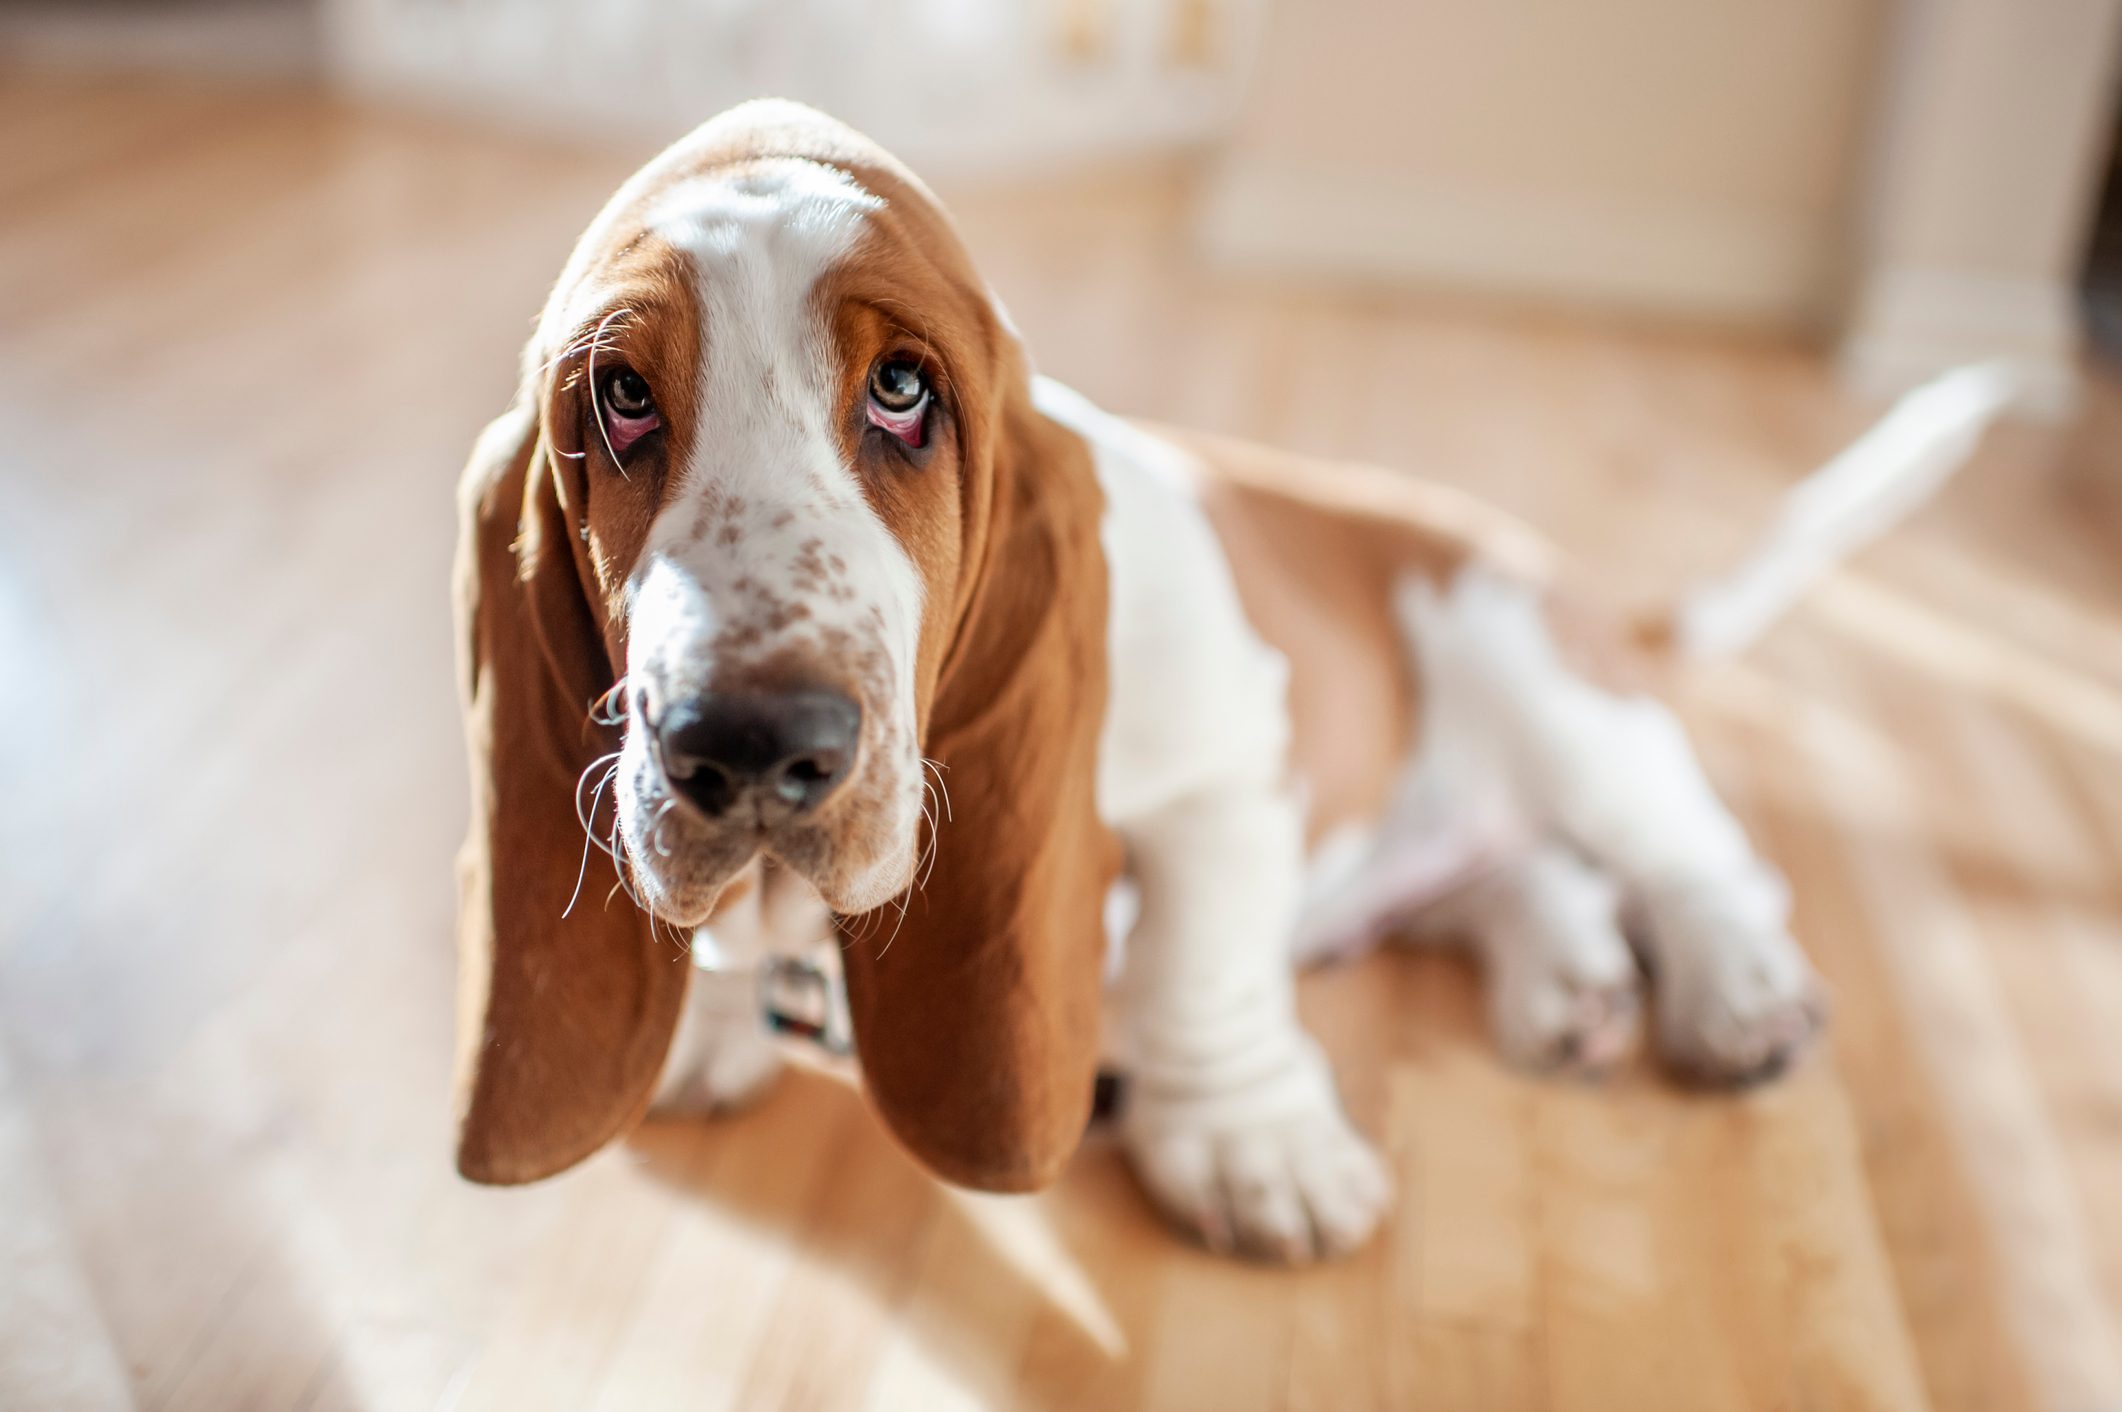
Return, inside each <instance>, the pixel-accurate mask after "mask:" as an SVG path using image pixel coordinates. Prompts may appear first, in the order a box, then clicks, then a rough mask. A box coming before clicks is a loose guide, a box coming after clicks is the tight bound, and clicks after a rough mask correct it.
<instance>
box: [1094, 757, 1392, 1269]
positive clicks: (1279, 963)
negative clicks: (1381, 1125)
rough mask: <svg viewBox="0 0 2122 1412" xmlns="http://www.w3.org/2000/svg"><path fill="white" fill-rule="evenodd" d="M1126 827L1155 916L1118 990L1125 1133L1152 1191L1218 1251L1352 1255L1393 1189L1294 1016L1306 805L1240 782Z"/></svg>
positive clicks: (1146, 917)
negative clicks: (1294, 931) (1294, 934)
mask: <svg viewBox="0 0 2122 1412" xmlns="http://www.w3.org/2000/svg"><path fill="white" fill-rule="evenodd" d="M1125 833H1126V837H1127V842H1128V845H1129V857H1130V863H1131V865H1132V868H1133V871H1134V875H1135V879H1136V882H1137V884H1138V886H1139V888H1140V893H1141V901H1142V910H1141V914H1140V917H1139V919H1138V921H1137V923H1136V926H1135V929H1134V932H1133V934H1132V935H1131V937H1130V938H1129V941H1128V947H1127V962H1126V967H1125V970H1124V971H1123V972H1122V975H1121V978H1120V982H1119V986H1118V1001H1119V1007H1120V1009H1119V1013H1120V1021H1121V1025H1122V1035H1121V1038H1122V1041H1123V1043H1124V1045H1125V1049H1126V1061H1127V1066H1128V1078H1129V1088H1128V1093H1127V1098H1126V1101H1125V1107H1124V1108H1123V1110H1122V1114H1121V1119H1120V1125H1121V1134H1122V1138H1123V1141H1124V1142H1125V1144H1126V1146H1127V1148H1128V1151H1129V1153H1130V1155H1131V1156H1132V1157H1133V1159H1134V1163H1135V1169H1136V1171H1137V1173H1138V1174H1139V1175H1140V1177H1141V1179H1142V1182H1143V1184H1144V1186H1146V1187H1147V1188H1148V1189H1149V1192H1150V1194H1151V1195H1152V1196H1153V1197H1154V1198H1155V1199H1156V1201H1157V1203H1158V1204H1159V1205H1160V1206H1162V1207H1163V1208H1164V1209H1165V1211H1166V1212H1167V1213H1169V1214H1170V1215H1171V1216H1172V1217H1173V1219H1175V1220H1177V1221H1178V1222H1180V1223H1181V1224H1183V1225H1185V1226H1187V1227H1188V1228H1190V1229H1192V1230H1193V1231H1195V1232H1196V1233H1198V1234H1199V1235H1200V1236H1201V1238H1202V1239H1203V1240H1204V1241H1206V1242H1207V1243H1208V1244H1209V1245H1210V1246H1211V1247H1212V1248H1215V1249H1219V1250H1239V1251H1243V1252H1245V1253H1248V1254H1253V1255H1258V1256H1265V1257H1270V1258H1277V1259H1284V1260H1304V1259H1309V1258H1312V1257H1314V1256H1318V1255H1331V1254H1338V1253H1340V1252H1343V1251H1346V1250H1350V1249H1353V1248H1354V1247H1355V1246H1357V1245H1359V1244H1361V1243H1362V1242H1363V1240H1364V1239H1365V1238H1366V1237H1368V1236H1369V1235H1370V1233H1371V1231H1372V1230H1373V1229H1374V1228H1375V1227H1376V1225H1377V1223H1378V1221H1379V1219H1380V1218H1381V1217H1382V1216H1383V1214H1384V1212H1385V1208H1386V1206H1387V1204H1388V1202H1389V1200H1390V1182H1389V1179H1388V1178H1387V1175H1386V1171H1385V1167H1384V1164H1383V1163H1382V1162H1381V1161H1380V1160H1379V1158H1378V1156H1377V1155H1376V1153H1374V1152H1373V1151H1372V1150H1371V1148H1370V1146H1369V1144H1368V1143H1366V1142H1365V1141H1364V1139H1363V1138H1362V1137H1361V1136H1360V1135H1359V1134H1358V1133H1357V1132H1356V1130H1355V1129H1354V1127H1353V1126H1351V1125H1350V1123H1349V1121H1348V1118H1347V1117H1346V1115H1345V1114H1344V1113H1343V1112H1342V1109H1341V1103H1340V1100H1339V1097H1338V1096H1337V1095H1336V1093H1335V1089H1334V1081H1333V1075H1332V1073H1331V1072H1330V1070H1329V1068H1328V1066H1327V1064H1326V1061H1325V1058H1324V1056H1323V1055H1322V1054H1321V1053H1320V1052H1319V1050H1318V1047H1317V1046H1316V1045H1315V1044H1314V1043H1313V1042H1312V1040H1311V1038H1310V1036H1308V1035H1306V1034H1305V1033H1304V1032H1303V1030H1302V1029H1301V1028H1300V1027H1299V1025H1298V1023H1297V1017H1296V1010H1295V1004H1294V994H1293V984H1292V976H1291V969H1290V955H1289V938H1290V929H1291V927H1292V925H1293V923H1294V921H1295V915H1296V906H1297V894H1298V888H1299V881H1300V870H1301V857H1302V847H1303V837H1302V827H1301V822H1300V819H1299V814H1298V809H1297V805H1296V802H1295V801H1294V800H1293V799H1291V798H1290V797H1289V796H1288V795H1287V793H1286V792H1285V791H1283V790H1281V789H1280V788H1279V787H1276V786H1271V785H1267V784H1264V783H1237V782H1232V783H1228V784H1224V785H1220V786H1216V787H1212V788H1210V789H1207V790H1203V791H1200V792H1196V793H1193V794H1190V795H1188V796H1187V797H1185V798H1184V799H1182V800H1180V801H1179V802H1177V803H1173V804H1168V805H1166V806H1164V807H1162V808H1160V809H1158V810H1157V811H1156V812H1155V813H1153V814H1151V815H1149V816H1147V817H1145V818H1141V819H1137V820H1135V821H1132V822H1131V823H1130V824H1129V826H1128V827H1127V829H1126V830H1125Z"/></svg>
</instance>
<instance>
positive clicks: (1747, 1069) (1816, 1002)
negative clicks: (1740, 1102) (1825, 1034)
mask: <svg viewBox="0 0 2122 1412" xmlns="http://www.w3.org/2000/svg"><path fill="white" fill-rule="evenodd" d="M1657 1005H1658V1025H1657V1033H1658V1047H1659V1049H1660V1051H1661V1052H1662V1053H1663V1054H1664V1056H1665V1059H1666V1061H1667V1062H1668V1063H1670V1064H1671V1065H1672V1066H1673V1067H1674V1068H1675V1069H1677V1070H1678V1071H1679V1072H1680V1073H1682V1074H1683V1075H1685V1076H1687V1077H1689V1078H1692V1079H1694V1080H1696V1081H1697V1082H1702V1083H1712V1084H1750V1083H1759V1082H1762V1081H1764V1080H1767V1079H1772V1078H1774V1077H1776V1076H1777V1075H1779V1074H1781V1073H1783V1072H1784V1071H1785V1070H1787V1069H1789V1068H1790V1067H1791V1066H1792V1065H1793V1064H1795V1063H1796V1062H1797V1061H1798V1060H1799V1059H1800V1058H1802V1057H1803V1056H1804V1054H1805V1053H1806V1051H1807V1050H1809V1049H1810V1048H1811V1047H1812V1046H1813V1044H1814V1042H1815V1041H1816V1040H1817V1039H1818V1038H1819V1036H1820V1034H1821V1032H1822V1031H1823V1030H1825V1028H1826V1026H1827V1002H1826V995H1825V992H1824V990H1823V989H1822V987H1821V985H1820V981H1819V978H1818V977H1817V976H1816V975H1815V974H1814V973H1813V969H1812V966H1811V965H1810V963H1808V962H1807V961H1806V959H1805V955H1804V953H1803V952H1802V951H1800V950H1799V949H1798V945H1797V943H1796V942H1794V941H1792V940H1791V939H1790V938H1789V937H1788V936H1786V935H1784V934H1782V933H1781V932H1769V933H1760V934H1748V933H1745V932H1736V933H1730V934H1727V935H1725V936H1722V937H1719V938H1716V939H1714V940H1711V941H1707V942H1704V943H1702V944H1701V945H1700V946H1698V947H1697V948H1696V949H1695V950H1694V951H1693V952H1691V953H1690V954H1687V955H1684V956H1672V957H1670V959H1669V960H1668V961H1667V963H1666V964H1665V965H1664V966H1663V967H1662V969H1661V972H1660V975H1659V983H1658V998H1657Z"/></svg>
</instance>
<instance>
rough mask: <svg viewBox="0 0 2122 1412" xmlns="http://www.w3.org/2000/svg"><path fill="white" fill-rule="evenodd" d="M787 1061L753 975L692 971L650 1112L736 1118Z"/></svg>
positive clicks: (766, 1087) (762, 1093)
mask: <svg viewBox="0 0 2122 1412" xmlns="http://www.w3.org/2000/svg"><path fill="white" fill-rule="evenodd" d="M784 1062H785V1061H784V1060H783V1059H782V1057H781V1051H780V1048H779V1046H778V1045H776V1044H775V1042H774V1038H773V1036H772V1035H771V1034H769V1033H768V1032H767V1028H766V1021H765V1018H764V1017H763V1016H762V1014H761V1013H760V1009H759V983H758V976H757V975H756V974H755V973H753V972H751V971H748V970H746V971H694V972H693V975H692V980H691V982H690V988H689V989H688V990H687V991H686V993H685V1012H684V1013H683V1014H682V1015H680V1016H679V1019H678V1032H677V1034H675V1035H674V1036H672V1038H671V1047H670V1055H669V1057H668V1058H666V1059H665V1060H664V1061H663V1076H662V1078H660V1079H659V1080H657V1082H656V1097H655V1100H654V1101H653V1102H652V1103H651V1104H650V1106H649V1111H650V1112H652V1113H659V1114H664V1115H680V1114H720V1113H732V1112H735V1111H737V1110H739V1109H741V1108H744V1107H746V1106H748V1105H750V1104H752V1103H754V1102H756V1101H757V1100H758V1099H759V1098H760V1097H761V1096H762V1095H764V1094H765V1092H766V1090H767V1089H768V1088H769V1087H770V1086H771V1085H772V1084H773V1081H774V1080H775V1078H777V1077H778V1076H779V1075H780V1073H781V1068H782V1065H783V1063H784Z"/></svg>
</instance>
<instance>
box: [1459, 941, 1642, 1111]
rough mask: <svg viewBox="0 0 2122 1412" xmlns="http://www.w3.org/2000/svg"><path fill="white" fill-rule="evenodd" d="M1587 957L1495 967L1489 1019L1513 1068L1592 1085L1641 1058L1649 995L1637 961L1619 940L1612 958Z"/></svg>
mask: <svg viewBox="0 0 2122 1412" xmlns="http://www.w3.org/2000/svg"><path fill="white" fill-rule="evenodd" d="M1586 959H1587V958H1583V957H1569V956H1564V955H1560V954H1554V953H1542V954H1533V955H1519V956H1514V957H1509V958H1502V959H1501V963H1500V964H1497V965H1494V966H1492V967H1491V973H1490V975H1489V977H1488V986H1489V998H1488V1006H1489V1020H1490V1024H1491V1026H1492V1027H1493V1028H1494V1030H1495V1033H1496V1042H1497V1044H1498V1046H1499V1047H1500V1048H1501V1049H1502V1051H1503V1053H1504V1056H1505V1057H1506V1058H1508V1059H1509V1060H1510V1061H1511V1062H1512V1063H1514V1064H1517V1065H1519V1066H1520V1067H1522V1068H1525V1069H1530V1070H1533V1071H1535V1072H1538V1073H1553V1074H1561V1075H1566V1076H1570V1077H1575V1078H1586V1079H1591V1078H1599V1077H1602V1076H1603V1075H1605V1074H1607V1073H1610V1072H1612V1071H1613V1070H1614V1069H1615V1068H1617V1067H1619V1066H1620V1065H1621V1064H1622V1063H1624V1062H1626V1061H1627V1059H1628V1057H1629V1056H1630V1055H1631V1054H1633V1053H1634V1052H1635V1049H1636V1043H1637V1040H1638V1038H1639V1036H1640V1035H1641V1033H1642V1014H1643V996H1642V985H1641V979H1640V977H1639V976H1638V975H1637V972H1636V969H1635V964H1634V961H1633V960H1632V959H1631V958H1630V957H1629V955H1628V952H1627V949H1626V947H1625V945H1624V944H1623V943H1622V942H1621V941H1620V940H1619V938H1618V937H1617V938H1615V939H1614V941H1613V944H1612V947H1611V951H1610V954H1608V953H1605V952H1602V953H1601V954H1600V955H1599V956H1597V957H1596V958H1594V959H1592V960H1591V962H1590V964H1586Z"/></svg>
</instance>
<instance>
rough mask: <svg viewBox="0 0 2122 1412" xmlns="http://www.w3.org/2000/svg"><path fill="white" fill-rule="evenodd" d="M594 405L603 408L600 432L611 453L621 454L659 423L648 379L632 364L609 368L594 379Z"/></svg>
mask: <svg viewBox="0 0 2122 1412" xmlns="http://www.w3.org/2000/svg"><path fill="white" fill-rule="evenodd" d="M597 405H598V406H600V407H602V408H603V409H604V434H605V436H606V437H608V438H609V439H610V442H611V448H612V451H613V453H614V454H624V452H625V451H626V448H627V447H629V446H632V445H633V444H634V443H635V442H637V441H639V440H640V439H641V438H642V437H644V436H647V435H648V434H649V433H650V432H652V431H654V430H655V429H656V428H657V427H659V426H661V425H663V419H662V418H661V417H659V416H658V415H657V414H656V398H655V394H653V393H651V392H650V391H649V390H648V379H647V378H644V377H642V376H641V374H639V373H637V372H635V371H634V370H633V369H632V368H613V369H612V370H611V371H610V372H608V373H606V374H604V375H603V376H602V377H600V378H598V379H597Z"/></svg>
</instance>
